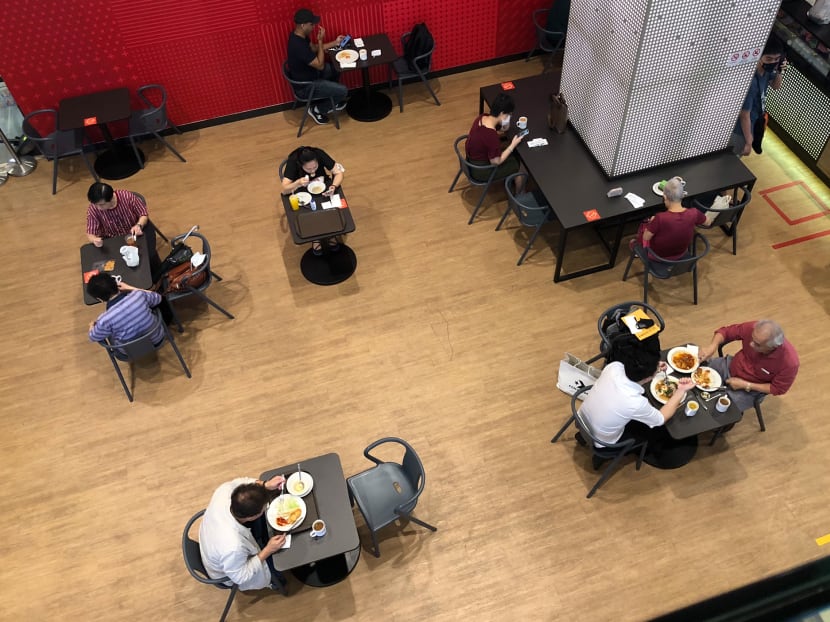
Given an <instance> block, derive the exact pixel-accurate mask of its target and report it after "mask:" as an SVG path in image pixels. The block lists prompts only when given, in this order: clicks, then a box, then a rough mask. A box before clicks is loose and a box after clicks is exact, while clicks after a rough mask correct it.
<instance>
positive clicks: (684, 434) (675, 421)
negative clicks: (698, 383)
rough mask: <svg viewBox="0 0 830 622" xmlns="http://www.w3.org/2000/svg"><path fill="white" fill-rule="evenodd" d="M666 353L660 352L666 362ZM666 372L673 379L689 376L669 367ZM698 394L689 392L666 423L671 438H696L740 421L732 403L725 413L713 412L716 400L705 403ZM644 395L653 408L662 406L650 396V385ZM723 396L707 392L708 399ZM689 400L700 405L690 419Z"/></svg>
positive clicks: (717, 392) (736, 409)
mask: <svg viewBox="0 0 830 622" xmlns="http://www.w3.org/2000/svg"><path fill="white" fill-rule="evenodd" d="M668 352H669V350H663V351H662V352H661V354H660V358H661V359H662V360H663V361H665V360H666V355H667V354H668ZM667 371H668V374H669V375H670V376H674V377H675V378H688V377H689V375H690V374H681V373H679V372H677V371H674V370H673V369H672V368H671V367H669V369H668V370H667ZM700 393H701V391H700V389H698V388H697V387H695V388H694V389H691V390H689V392H688V395H689V397H688V398H686V400H685V401H684V403H683V404H681V405H680V407H679V408H678V409H677V411H675V413H674V416H673V417H672V418H671V419H669V420H668V421H667V422H666V429H667V430H668V432H669V434H670V435H671V436H672V438H675V439H682V438H688V437H690V436H697V435H698V434H702V433H703V432H709V431H711V430H716V429H718V428H720V427H723V426H725V425H729V424H730V423H737V422H738V421H740V420H741V416H742V413H741V411H740V410H738V408H737V407H736V406H735V404H734V403H732V404H730V405H729V408H728V409H727V410H726V412H722V413H721V412H718V411H717V410H715V403H716V402H717V399H712V400H711V401H709V402H705V401H703V399H702V398H701V396H700ZM646 394H647V395H648V398H649V400H650V401H651V402H652V403H653V404H654V405H655V407H657V408H660V406H662V404H661V403H660V402H658V401H657V400H656V399H655V398H654V396H653V395H652V394H651V388H650V383H649V385H648V386H646ZM723 394H724V391H709V396H710V397H712V396H714V395H718V396H720V395H723ZM689 400H695V401H696V402H697V403H698V404H700V408H698V411H697V414H696V415H694V416H692V417H688V416H686V403H688V401H689ZM704 406H705V408H704ZM707 408H708V410H707Z"/></svg>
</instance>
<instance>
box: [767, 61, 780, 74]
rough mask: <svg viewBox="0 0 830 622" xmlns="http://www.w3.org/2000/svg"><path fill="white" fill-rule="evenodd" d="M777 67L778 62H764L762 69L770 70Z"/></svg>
mask: <svg viewBox="0 0 830 622" xmlns="http://www.w3.org/2000/svg"><path fill="white" fill-rule="evenodd" d="M776 69H778V63H764V71H767V72H770V71H775V70H776Z"/></svg>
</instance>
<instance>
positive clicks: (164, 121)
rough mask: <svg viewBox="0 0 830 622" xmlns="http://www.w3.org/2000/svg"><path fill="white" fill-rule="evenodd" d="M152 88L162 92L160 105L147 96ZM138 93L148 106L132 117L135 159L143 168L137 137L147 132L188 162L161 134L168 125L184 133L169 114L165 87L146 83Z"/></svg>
mask: <svg viewBox="0 0 830 622" xmlns="http://www.w3.org/2000/svg"><path fill="white" fill-rule="evenodd" d="M152 90H157V91H159V92H160V93H161V103H160V104H159V105H158V106H156V105H155V104H154V103H153V102H152V101H150V98H149V97H148V96H147V93H148V91H152ZM137 94H138V98H139V99H140V100H141V101H142V102H143V103H145V104H146V105H147V107H146V108H144V109H142V110H135V111H133V116H131V117H130V135H129V138H130V145H132V148H133V153H134V154H135V159H136V161H137V162H138V163H139V165H140V166H141V168H144V159H143V158H141V157H140V156H139V154H138V147H136V144H135V139H136V138H137V137H139V136H144V135H146V134H152V135H153V136H155V137H156V138H158V139H159V140H160V141H161V143H162V144H163V145H164V146H165V147H167V148H168V149H169V150H170V151H171V152H172V153H173V154H174V155H175V156H176V157H177V158H179V160H181V161H182V162H187V160H185V159H184V157H183V156H182V154H180V153H179V152H178V151H176V148H175V147H173V145H171V144H170V143H169V142H167V140H166V139H165V138H164V136H162V135H161V132H162V131H164V130H166V129H167V128H168V127H170V128H173V130H174V131H175V132H176V133H177V134H181V133H182V131H181V130H180V129H179V128H178V127H177V126H176V125H175V124H174V123H173V122H172V121H171V120H170V118H169V117H168V116H167V91H166V90H165V88H164V87H163V86H162V85H160V84H146V85H144V86H142V87H139V89H138V91H137Z"/></svg>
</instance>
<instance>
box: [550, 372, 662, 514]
mask: <svg viewBox="0 0 830 622" xmlns="http://www.w3.org/2000/svg"><path fill="white" fill-rule="evenodd" d="M590 389H591V387H590V386H587V387H582V388H581V389H579V390H578V391H577V392H576V393H574V394H573V395H572V396H571V416H570V417H568V420H567V421H566V422H565V425H563V426H562V427H561V428H560V430H559V432H557V433H556V436H554V437H553V438H552V439H550V442H551V443H555V442H556V441H557V440H559V437H560V436H562V434H564V432H565V430H567V429H568V427H569V426H570V425H571V422H575V423H576V427H577V429H578V430H579V432H580V433H581V434H582V436H583V438H584V440H585V441H587V445H588V448H589V449H590V450H591V452H592V456H591V463H592V465H593V467H594V471H598V470H599V468H600V467H601V466H602V465H603V464H605V463H606V462H608V464H607V465H606V467H605V470H604V471H603V472H602V475H601V476H600V478H599V479H598V480H597V483H596V484H594V487H593V488H591V490H590V492H588V496H587V497H586V498H588V499H590V498H591V497H593V496H594V493H595V492H596V491H597V490H598V489H599V487H600V486H602V485H603V484H604V483H605V482H606V481H607V480H608V478H609V477H611V473H613V471H614V467H616V466H617V464H618V463H619V461H620V460H622V458H623V456H625V455H626V454H628V453H631V452H634V451H637V450H639V453H638V454H637V470H638V471H639V470H640V467H641V466H642V464H643V458H644V457H645V455H646V448H647V447H648V441H637V440H635V439H633V438H629V439H627V440H624V441H619V442H617V443H606V442H604V441H601V440H599V439H597V438H596V437H595V436H594V433H593V431H592V430H591V424H590V423H589V422H588V419H587V418H586V417H585V416H584V415H583V414H582V413H580V412H579V409H578V408H577V405H576V403H577V400H579V399H581V398H580V396H581V395H582V394H583V393H585V392H586V391H590ZM597 443H598V444H599V445H600V447H597ZM580 444H581V443H580Z"/></svg>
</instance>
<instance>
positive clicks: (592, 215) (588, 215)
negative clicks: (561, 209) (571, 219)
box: [582, 209, 602, 222]
mask: <svg viewBox="0 0 830 622" xmlns="http://www.w3.org/2000/svg"><path fill="white" fill-rule="evenodd" d="M582 215H583V216H585V220H587V221H588V222H591V221H592V220H599V219H600V218H602V216H600V215H599V212H598V211H597V210H595V209H589V210H588V211H585V212H582Z"/></svg>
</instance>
